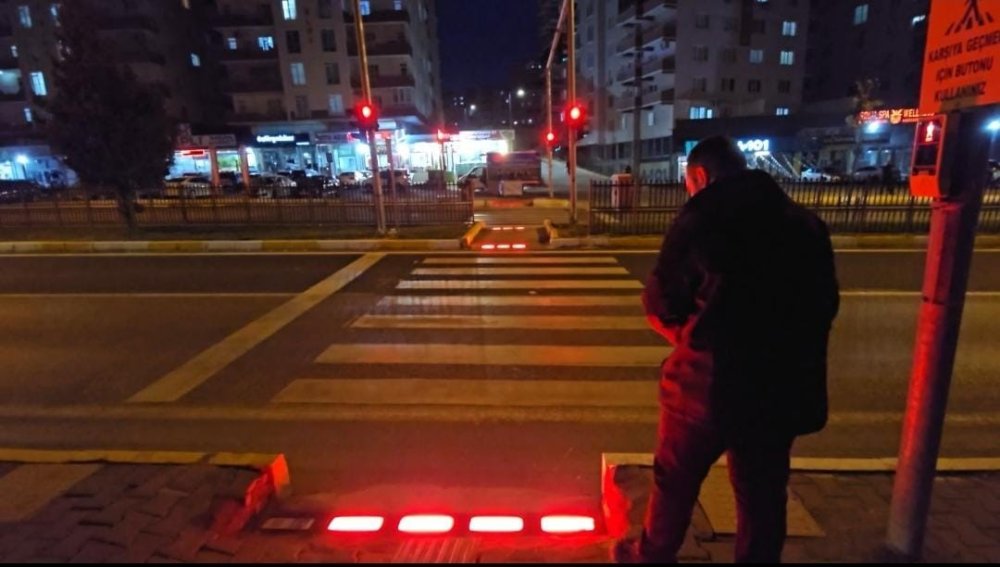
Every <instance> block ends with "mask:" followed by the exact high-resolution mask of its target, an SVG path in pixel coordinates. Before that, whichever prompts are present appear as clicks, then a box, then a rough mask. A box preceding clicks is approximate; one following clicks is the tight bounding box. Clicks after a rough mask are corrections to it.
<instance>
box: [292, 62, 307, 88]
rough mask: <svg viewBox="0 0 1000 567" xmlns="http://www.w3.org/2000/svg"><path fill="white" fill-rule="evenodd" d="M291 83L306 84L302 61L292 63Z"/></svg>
mask: <svg viewBox="0 0 1000 567" xmlns="http://www.w3.org/2000/svg"><path fill="white" fill-rule="evenodd" d="M291 68H292V84H293V85H297V86H302V85H304V84H306V66H305V65H304V64H302V63H292V67H291Z"/></svg>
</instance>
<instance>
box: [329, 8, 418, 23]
mask: <svg viewBox="0 0 1000 567" xmlns="http://www.w3.org/2000/svg"><path fill="white" fill-rule="evenodd" d="M361 21H363V22H364V23H366V24H386V23H400V24H408V23H410V13H409V12H407V11H406V10H372V12H371V13H370V14H368V15H367V16H364V17H362V18H361ZM344 22H345V23H348V24H353V23H354V12H353V11H351V12H349V11H345V12H344Z"/></svg>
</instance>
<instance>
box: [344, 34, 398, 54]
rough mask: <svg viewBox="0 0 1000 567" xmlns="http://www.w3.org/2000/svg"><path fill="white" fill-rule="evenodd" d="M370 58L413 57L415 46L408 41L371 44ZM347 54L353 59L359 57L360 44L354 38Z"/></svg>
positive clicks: (369, 48)
mask: <svg viewBox="0 0 1000 567" xmlns="http://www.w3.org/2000/svg"><path fill="white" fill-rule="evenodd" d="M366 47H367V49H368V56H369V57H378V56H381V55H413V46H412V45H410V42H408V41H384V42H382V43H371V44H368V45H367V46H366ZM347 54H348V55H350V56H351V57H357V56H358V44H357V42H356V41H353V38H351V39H349V40H348V42H347Z"/></svg>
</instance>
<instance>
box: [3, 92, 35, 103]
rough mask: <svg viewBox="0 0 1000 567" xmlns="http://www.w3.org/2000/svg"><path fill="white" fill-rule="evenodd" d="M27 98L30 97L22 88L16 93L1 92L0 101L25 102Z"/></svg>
mask: <svg viewBox="0 0 1000 567" xmlns="http://www.w3.org/2000/svg"><path fill="white" fill-rule="evenodd" d="M26 100H28V99H27V97H26V96H25V92H24V89H21V90H19V91H17V92H16V93H4V92H0V102H24V101H26Z"/></svg>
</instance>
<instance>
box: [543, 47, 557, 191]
mask: <svg viewBox="0 0 1000 567" xmlns="http://www.w3.org/2000/svg"><path fill="white" fill-rule="evenodd" d="M545 123H546V127H545V135H546V136H548V135H549V134H550V133H551V132H552V131H553V130H552V67H550V66H548V67H545ZM553 144H555V140H552V141H550V140H548V139H546V140H545V149H546V150H547V151H548V154H549V156H548V157H549V179H548V186H549V199H552V198H554V197H555V193H554V190H553V187H552V145H553Z"/></svg>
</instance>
